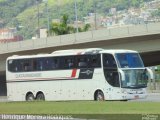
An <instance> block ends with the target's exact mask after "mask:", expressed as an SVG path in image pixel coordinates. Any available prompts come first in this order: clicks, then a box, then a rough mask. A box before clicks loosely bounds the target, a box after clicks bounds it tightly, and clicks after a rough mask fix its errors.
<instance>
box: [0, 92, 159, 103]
mask: <svg viewBox="0 0 160 120" xmlns="http://www.w3.org/2000/svg"><path fill="white" fill-rule="evenodd" d="M132 101H133V102H134V101H141V102H147V101H149V102H160V93H148V97H147V98H146V99H137V100H129V102H132ZM0 102H7V97H5V96H0Z"/></svg>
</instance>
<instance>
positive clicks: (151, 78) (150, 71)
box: [146, 68, 154, 80]
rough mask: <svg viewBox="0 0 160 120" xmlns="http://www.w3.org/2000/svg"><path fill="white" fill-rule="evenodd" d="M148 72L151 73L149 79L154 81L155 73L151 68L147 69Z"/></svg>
mask: <svg viewBox="0 0 160 120" xmlns="http://www.w3.org/2000/svg"><path fill="white" fill-rule="evenodd" d="M146 70H147V72H148V73H149V79H150V80H153V79H154V74H153V71H152V70H151V69H150V68H146Z"/></svg>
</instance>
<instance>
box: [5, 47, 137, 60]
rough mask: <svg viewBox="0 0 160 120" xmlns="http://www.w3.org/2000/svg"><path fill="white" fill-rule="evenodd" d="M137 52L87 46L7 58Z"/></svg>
mask: <svg viewBox="0 0 160 120" xmlns="http://www.w3.org/2000/svg"><path fill="white" fill-rule="evenodd" d="M126 52H129V53H137V52H136V51H133V50H120V49H108V50H107V49H102V48H88V49H68V50H58V51H54V52H52V53H51V54H37V55H21V56H19V55H13V56H10V57H8V58H7V60H8V59H23V58H39V57H50V56H69V55H84V54H98V53H110V54H115V53H126Z"/></svg>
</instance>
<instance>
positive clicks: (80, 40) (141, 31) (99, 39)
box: [0, 23, 160, 95]
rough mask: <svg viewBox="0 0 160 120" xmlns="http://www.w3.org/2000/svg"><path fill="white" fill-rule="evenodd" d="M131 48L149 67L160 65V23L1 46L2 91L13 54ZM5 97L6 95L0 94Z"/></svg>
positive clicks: (0, 71) (0, 75)
mask: <svg viewBox="0 0 160 120" xmlns="http://www.w3.org/2000/svg"><path fill="white" fill-rule="evenodd" d="M91 47H96V48H97V47H98V48H99V47H100V48H104V49H132V50H137V51H139V52H140V54H141V56H142V59H143V61H144V63H145V65H146V66H152V65H157V64H160V23H152V24H144V25H134V26H122V27H117V28H108V29H107V28H106V29H101V30H93V31H88V32H84V33H76V34H69V35H61V36H53V37H48V38H43V39H35V40H24V41H20V42H12V43H6V44H0V82H1V84H0V88H1V90H0V91H5V89H6V88H5V86H4V84H5V61H6V58H7V57H8V56H11V55H26V54H38V53H51V52H53V51H55V50H59V49H75V48H91ZM4 94H6V93H5V92H3V93H1V92H0V95H4Z"/></svg>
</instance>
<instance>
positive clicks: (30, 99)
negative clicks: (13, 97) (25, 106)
mask: <svg viewBox="0 0 160 120" xmlns="http://www.w3.org/2000/svg"><path fill="white" fill-rule="evenodd" d="M26 101H34V95H33V94H32V93H28V94H27V95H26Z"/></svg>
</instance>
